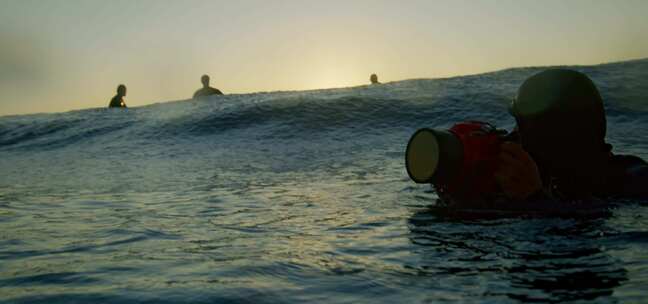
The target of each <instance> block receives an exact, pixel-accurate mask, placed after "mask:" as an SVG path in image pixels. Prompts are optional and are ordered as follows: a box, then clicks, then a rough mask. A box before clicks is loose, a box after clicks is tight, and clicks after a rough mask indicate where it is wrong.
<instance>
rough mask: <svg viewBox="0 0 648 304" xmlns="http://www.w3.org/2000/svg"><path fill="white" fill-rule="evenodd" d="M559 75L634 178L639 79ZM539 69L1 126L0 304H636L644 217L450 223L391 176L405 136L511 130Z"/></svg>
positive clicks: (642, 120) (644, 251) (8, 119)
mask: <svg viewBox="0 0 648 304" xmlns="http://www.w3.org/2000/svg"><path fill="white" fill-rule="evenodd" d="M573 68H575V69H578V70H580V71H583V72H585V73H586V74H587V75H589V76H590V77H591V78H592V79H593V80H594V81H595V83H596V84H597V85H598V87H599V88H600V90H601V93H602V95H603V97H604V98H605V102H606V107H607V115H608V141H609V142H610V143H612V144H613V145H614V146H615V149H614V151H615V152H617V153H620V154H623V153H628V154H635V155H638V156H641V157H643V158H645V159H648V60H638V61H628V62H621V63H613V64H606V65H597V66H578V67H573ZM542 69H543V68H517V69H509V70H503V71H499V72H494V73H487V74H481V75H472V76H464V77H455V78H447V79H416V80H405V81H399V82H392V83H387V84H383V85H378V86H360V87H354V88H343V89H328V90H316V91H303V92H272V93H256V94H243V95H229V96H223V97H210V98H206V99H202V100H183V101H177V102H166V103H158V104H153V105H149V106H144V107H138V108H130V109H127V110H125V111H121V110H115V109H103V108H102V109H88V110H80V111H72V112H67V113H58V114H36V115H24V116H5V117H0V302H4V303H299V302H315V303H429V302H467V303H494V302H498V303H515V302H519V301H540V302H557V301H568V300H574V301H578V300H583V301H591V302H595V303H610V302H611V303H615V302H623V303H632V302H635V303H637V302H644V303H645V302H646V301H648V291H646V286H648V220H647V219H648V218H647V216H648V204H646V202H639V201H618V202H613V203H614V204H613V205H612V207H611V215H610V216H606V217H602V218H587V219H579V218H535V219H528V218H527V219H524V218H489V219H460V218H448V217H444V216H441V215H439V214H436V213H435V212H433V209H432V208H430V207H431V206H434V204H435V199H436V198H437V196H436V194H435V193H434V191H433V189H431V187H429V186H425V185H417V184H415V183H413V182H412V181H410V180H409V178H408V177H407V173H406V171H405V168H404V150H405V145H406V144H407V140H408V139H409V136H410V135H411V134H412V133H413V132H414V131H415V130H416V129H418V128H421V127H449V126H450V125H452V124H453V123H454V122H457V121H461V120H466V119H473V120H474V119H476V120H485V121H489V122H492V123H494V124H495V125H497V126H498V127H502V128H507V129H510V128H511V127H512V126H513V124H514V122H513V119H512V118H511V117H510V116H509V114H508V113H507V110H506V109H507V105H508V104H509V102H510V100H511V98H512V97H513V96H514V95H515V92H516V90H517V88H518V86H519V85H520V84H521V83H522V81H523V80H524V79H525V78H527V77H528V76H530V75H532V74H534V73H536V72H538V71H540V70H542Z"/></svg>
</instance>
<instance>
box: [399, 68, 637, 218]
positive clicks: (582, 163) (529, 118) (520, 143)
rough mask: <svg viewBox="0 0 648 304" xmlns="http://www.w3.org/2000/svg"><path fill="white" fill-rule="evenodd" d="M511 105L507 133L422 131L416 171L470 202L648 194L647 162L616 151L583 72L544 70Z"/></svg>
mask: <svg viewBox="0 0 648 304" xmlns="http://www.w3.org/2000/svg"><path fill="white" fill-rule="evenodd" d="M510 111H511V114H512V115H513V116H514V117H515V119H516V122H517V126H516V128H515V130H514V131H513V132H511V133H510V134H507V135H503V134H502V131H497V130H495V129H494V128H492V127H491V126H490V125H487V124H483V123H479V122H467V123H460V124H457V125H455V126H454V127H453V128H452V129H450V130H449V131H439V130H431V129H421V130H419V131H417V133H415V134H414V135H413V136H412V139H411V140H410V143H409V144H408V151H407V155H406V162H407V169H408V173H409V174H410V177H412V179H414V180H415V181H416V182H419V183H421V182H431V183H433V184H434V185H435V186H436V188H437V191H438V192H439V195H440V196H441V197H442V198H446V199H449V200H453V201H470V202H469V203H468V205H474V203H475V202H484V200H489V201H500V202H501V201H502V200H505V201H511V200H513V201H516V202H525V201H526V202H534V201H554V202H555V201H576V200H579V201H587V200H591V199H595V198H607V197H627V198H648V164H647V163H646V162H645V161H643V160H642V159H640V158H638V157H635V156H620V155H614V154H612V152H611V150H612V146H611V145H609V144H607V143H605V135H606V118H605V110H604V107H603V101H602V98H601V96H600V94H599V92H598V90H597V89H596V86H595V85H594V83H593V82H592V81H591V80H590V79H589V78H588V77H587V76H585V75H584V74H582V73H579V72H576V71H572V70H563V69H551V70H546V71H543V72H541V73H538V74H536V75H534V76H532V77H530V78H529V79H527V80H526V81H525V82H524V83H523V84H522V86H521V87H520V89H519V91H518V95H517V98H516V99H515V100H514V101H513V103H512V105H511V109H510ZM504 133H505V132H504ZM498 207H501V205H498Z"/></svg>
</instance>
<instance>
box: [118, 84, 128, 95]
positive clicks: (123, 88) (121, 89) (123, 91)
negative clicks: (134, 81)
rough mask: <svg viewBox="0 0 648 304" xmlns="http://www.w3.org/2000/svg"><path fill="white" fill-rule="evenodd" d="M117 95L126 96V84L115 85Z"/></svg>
mask: <svg viewBox="0 0 648 304" xmlns="http://www.w3.org/2000/svg"><path fill="white" fill-rule="evenodd" d="M117 95H119V96H122V97H123V96H126V86H125V85H123V84H120V85H118V86H117Z"/></svg>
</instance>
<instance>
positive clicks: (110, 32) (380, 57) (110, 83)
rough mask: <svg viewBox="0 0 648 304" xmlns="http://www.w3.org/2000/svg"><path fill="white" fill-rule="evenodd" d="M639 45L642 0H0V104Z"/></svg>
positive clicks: (41, 103)
mask: <svg viewBox="0 0 648 304" xmlns="http://www.w3.org/2000/svg"><path fill="white" fill-rule="evenodd" d="M645 57H648V1H644V0H636V1H624V0H610V1H595V0H583V1H580V0H571V1H565V0H560V1H547V0H543V1H535V0H531V1H520V0H510V1H509V0H493V1H478V0H474V1H457V0H448V1H434V0H425V1H414V0H411V1H408V0H404V1H378V0H371V1H360V0H357V1H355V0H345V1H331V0H326V1H310V0H301V1H273V0H249V1H245V0H237V1H162V0H155V1H145V0H125V1H121V0H100V1H92V0H83V1H76V0H65V1H57V0H47V1H26V0H15V1H14V0H0V90H1V91H2V92H3V94H2V95H1V97H0V115H7V114H23V113H35V112H56V111H66V110H71V109H80V108H89V107H104V106H107V105H108V101H109V99H110V98H111V97H112V96H113V95H114V93H115V88H116V87H117V85H118V84H120V83H124V84H126V86H127V87H128V96H127V97H126V102H127V103H128V105H129V106H138V105H144V104H149V103H153V102H160V101H169V100H178V99H186V98H188V97H190V96H191V95H192V94H193V92H194V91H195V90H196V89H198V88H199V87H200V76H201V75H202V74H205V73H206V74H209V75H211V78H212V85H213V86H214V87H216V88H219V89H220V90H222V91H223V92H225V93H246V92H257V91H274V90H303V89H314V88H329V87H343V86H354V85H361V84H366V83H368V78H369V75H370V74H371V73H377V74H378V75H379V77H380V80H381V81H382V82H388V81H393V80H401V79H408V78H423V77H425V78H437V77H446V76H454V75H463V74H470V73H478V72H485V71H492V70H497V69H502V68H507V67H515V66H530V65H556V64H596V63H604V62H611V61H619V60H627V59H636V58H645Z"/></svg>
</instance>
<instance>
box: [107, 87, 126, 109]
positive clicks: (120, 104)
mask: <svg viewBox="0 0 648 304" xmlns="http://www.w3.org/2000/svg"><path fill="white" fill-rule="evenodd" d="M124 96H126V86H125V85H123V84H120V85H119V86H117V95H115V97H113V98H112V99H111V100H110V104H108V107H109V108H126V103H125V102H124Z"/></svg>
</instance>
